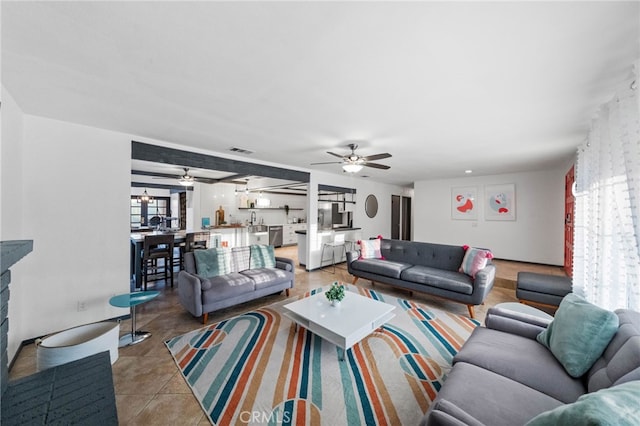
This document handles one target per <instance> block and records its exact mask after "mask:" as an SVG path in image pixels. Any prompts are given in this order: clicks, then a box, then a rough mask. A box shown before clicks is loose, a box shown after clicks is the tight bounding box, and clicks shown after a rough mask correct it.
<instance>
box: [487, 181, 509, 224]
mask: <svg viewBox="0 0 640 426" xmlns="http://www.w3.org/2000/svg"><path fill="white" fill-rule="evenodd" d="M484 218H485V220H516V186H515V184H513V183H507V184H503V185H487V186H485V188H484Z"/></svg>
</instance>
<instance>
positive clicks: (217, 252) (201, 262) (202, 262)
mask: <svg viewBox="0 0 640 426" xmlns="http://www.w3.org/2000/svg"><path fill="white" fill-rule="evenodd" d="M193 256H194V257H195V259H196V271H197V272H198V275H199V276H201V277H203V278H211V277H217V276H218V275H225V274H228V273H230V272H231V249H230V248H210V249H207V250H195V251H194V252H193Z"/></svg>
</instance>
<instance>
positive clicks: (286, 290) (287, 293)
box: [284, 288, 289, 297]
mask: <svg viewBox="0 0 640 426" xmlns="http://www.w3.org/2000/svg"><path fill="white" fill-rule="evenodd" d="M284 294H286V295H287V297H289V289H288V288H287V289H285V291H284Z"/></svg>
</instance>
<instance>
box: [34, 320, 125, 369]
mask: <svg viewBox="0 0 640 426" xmlns="http://www.w3.org/2000/svg"><path fill="white" fill-rule="evenodd" d="M119 335H120V324H119V323H117V322H97V323H93V324H86V325H81V326H79V327H74V328H70V329H68V330H64V331H61V332H58V333H55V334H52V335H50V336H47V337H45V338H43V339H42V340H40V341H38V342H36V345H37V350H36V359H37V369H38V371H42V370H46V369H47V368H51V367H55V366H56V365H60V364H66V363H67V362H71V361H75V360H77V359H81V358H85V357H88V356H89V355H94V354H97V353H99V352H104V351H109V355H110V357H111V364H113V363H114V362H116V361H117V360H118V338H119Z"/></svg>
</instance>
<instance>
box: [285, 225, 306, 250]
mask: <svg viewBox="0 0 640 426" xmlns="http://www.w3.org/2000/svg"><path fill="white" fill-rule="evenodd" d="M306 229H307V224H306V223H293V224H288V225H283V227H282V245H283V246H290V245H295V244H298V234H296V231H304V230H306Z"/></svg>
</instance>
